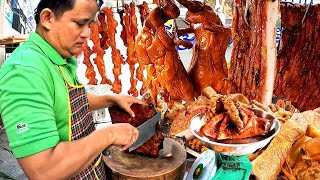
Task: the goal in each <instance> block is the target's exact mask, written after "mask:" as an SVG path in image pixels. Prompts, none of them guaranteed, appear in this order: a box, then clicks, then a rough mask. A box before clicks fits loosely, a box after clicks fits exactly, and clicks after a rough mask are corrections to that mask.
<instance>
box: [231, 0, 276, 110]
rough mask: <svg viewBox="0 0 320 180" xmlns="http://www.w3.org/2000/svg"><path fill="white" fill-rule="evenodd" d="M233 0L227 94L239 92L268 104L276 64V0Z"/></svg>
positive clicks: (250, 98) (270, 97)
mask: <svg viewBox="0 0 320 180" xmlns="http://www.w3.org/2000/svg"><path fill="white" fill-rule="evenodd" d="M248 1H249V13H248V14H249V15H248V16H247V20H248V24H246V23H245V19H244V13H245V7H246V0H236V1H235V8H234V18H233V22H232V38H233V50H232V56H231V65H230V69H229V74H228V82H227V84H228V91H227V92H228V94H233V93H242V94H243V95H244V96H246V97H247V98H248V99H249V100H253V99H255V100H257V101H259V102H261V103H263V104H267V105H268V104H270V103H271V100H272V94H273V85H274V76H275V65H276V43H275V42H276V39H275V38H276V37H275V32H276V23H277V20H278V13H279V1H273V0H263V1H260V0H248Z"/></svg>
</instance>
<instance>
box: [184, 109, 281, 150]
mask: <svg viewBox="0 0 320 180" xmlns="http://www.w3.org/2000/svg"><path fill="white" fill-rule="evenodd" d="M253 111H254V113H255V115H256V116H258V117H262V118H266V119H269V120H270V121H271V127H270V132H269V134H268V136H266V138H264V139H262V140H259V141H257V142H253V143H247V144H241V143H233V144H225V143H221V142H215V141H211V140H210V139H209V138H208V137H207V136H206V135H204V134H203V133H201V127H202V126H203V125H205V122H204V121H203V119H204V118H203V116H204V115H205V114H198V115H196V116H195V117H193V119H192V120H191V122H190V127H189V129H190V131H191V133H192V134H193V135H194V136H195V137H196V138H198V139H199V140H200V141H201V143H202V144H203V145H205V146H207V147H208V148H210V149H212V150H213V151H215V152H218V153H221V154H224V155H233V156H243V155H249V154H252V153H254V152H255V151H257V150H259V149H261V148H263V147H264V146H266V145H267V144H268V143H269V142H270V141H271V139H272V138H273V137H274V136H275V135H276V134H278V132H279V131H280V122H279V120H278V119H277V118H275V117H273V116H272V115H271V114H269V113H267V112H265V111H261V110H258V109H254V110H253Z"/></svg>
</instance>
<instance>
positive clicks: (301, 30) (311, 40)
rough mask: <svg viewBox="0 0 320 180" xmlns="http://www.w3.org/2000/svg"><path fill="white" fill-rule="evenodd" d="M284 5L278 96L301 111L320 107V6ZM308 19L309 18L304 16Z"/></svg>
mask: <svg viewBox="0 0 320 180" xmlns="http://www.w3.org/2000/svg"><path fill="white" fill-rule="evenodd" d="M308 6H309V5H299V4H291V3H281V27H282V35H281V46H280V50H279V53H278V60H277V68H276V79H275V87H274V94H275V95H276V96H277V97H282V98H288V99H289V100H290V101H291V102H292V103H293V105H294V106H295V107H297V108H298V109H299V110H301V111H305V110H313V109H315V108H317V107H319V106H320V82H319V79H320V73H319V69H320V4H317V5H312V6H310V7H308ZM304 16H305V17H304Z"/></svg>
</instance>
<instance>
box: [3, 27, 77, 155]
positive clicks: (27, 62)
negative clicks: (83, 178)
mask: <svg viewBox="0 0 320 180" xmlns="http://www.w3.org/2000/svg"><path fill="white" fill-rule="evenodd" d="M67 62H69V63H67ZM58 66H60V67H61V69H62V71H63V72H64V74H65V76H66V78H67V79H68V81H69V82H70V83H73V84H75V82H77V80H76V59H75V58H74V57H72V58H70V59H68V60H64V59H63V58H62V56H61V55H60V54H59V53H58V52H57V51H56V50H55V49H54V48H53V47H52V46H51V45H50V44H48V43H47V42H46V41H45V40H44V39H43V38H42V37H41V36H40V35H39V34H37V33H31V34H30V37H29V39H28V40H27V41H26V42H25V43H23V44H22V45H20V46H19V47H18V48H17V49H16V50H15V51H14V52H13V53H12V54H11V56H10V57H9V58H8V59H7V60H6V61H5V62H4V64H3V65H2V67H1V69H0V112H1V116H2V119H3V123H4V128H5V130H6V133H7V136H8V139H9V145H10V147H11V149H12V151H13V154H14V156H15V157H16V158H22V157H26V156H30V155H33V154H35V153H38V152H41V151H43V150H46V149H49V148H52V147H54V146H56V145H57V144H58V143H59V142H60V141H68V129H69V124H68V105H69V102H68V96H67V89H66V85H65V81H64V79H63V77H62V75H61V73H60V71H59V69H58Z"/></svg>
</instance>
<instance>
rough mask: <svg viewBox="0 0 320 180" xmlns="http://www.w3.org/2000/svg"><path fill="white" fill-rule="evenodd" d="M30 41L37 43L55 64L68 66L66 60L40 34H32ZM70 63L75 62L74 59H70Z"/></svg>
mask: <svg viewBox="0 0 320 180" xmlns="http://www.w3.org/2000/svg"><path fill="white" fill-rule="evenodd" d="M29 40H30V41H32V42H33V43H35V44H36V45H37V46H39V48H40V49H41V50H42V51H43V53H44V54H45V55H46V56H47V57H48V58H49V59H50V60H51V61H52V62H53V63H54V64H57V65H59V66H61V65H66V64H68V63H67V61H66V60H64V59H63V58H62V56H61V55H60V54H59V53H58V51H57V50H55V49H54V48H53V47H52V46H51V45H50V44H49V43H48V42H47V41H45V40H44V39H43V38H42V37H41V36H40V35H39V34H38V33H36V32H31V33H30V36H29ZM68 61H69V62H71V63H73V62H74V61H75V58H74V57H71V58H69V59H68Z"/></svg>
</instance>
